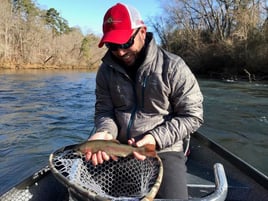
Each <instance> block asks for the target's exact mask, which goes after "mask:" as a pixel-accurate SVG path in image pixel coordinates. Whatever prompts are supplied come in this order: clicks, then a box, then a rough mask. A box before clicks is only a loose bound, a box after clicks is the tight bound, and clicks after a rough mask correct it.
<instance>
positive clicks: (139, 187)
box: [49, 145, 163, 200]
mask: <svg viewBox="0 0 268 201" xmlns="http://www.w3.org/2000/svg"><path fill="white" fill-rule="evenodd" d="M74 146H75V145H71V146H68V147H64V148H62V149H59V150H57V151H55V152H54V153H52V154H51V155H50V157H49V166H50V169H51V171H52V173H53V174H54V176H55V177H56V178H57V179H58V180H59V181H60V182H61V183H63V184H64V185H65V186H66V187H67V188H68V190H69V193H70V194H71V195H72V196H71V197H72V198H73V200H79V199H81V200H153V199H154V197H155V195H156V194H157V192H158V189H159V187H160V184H161V181H162V175H163V167H162V162H161V159H160V158H159V157H158V156H156V157H146V159H145V160H144V161H141V160H137V159H136V158H134V157H133V156H127V157H118V160H117V161H114V160H109V161H105V162H104V163H103V164H99V165H97V166H94V165H93V164H92V163H91V161H86V160H85V156H84V155H83V154H80V153H78V152H75V151H74V150H73V147H74Z"/></svg>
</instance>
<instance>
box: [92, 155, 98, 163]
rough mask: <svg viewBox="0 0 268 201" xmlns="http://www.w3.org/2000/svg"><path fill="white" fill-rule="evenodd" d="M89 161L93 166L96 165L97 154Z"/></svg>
mask: <svg viewBox="0 0 268 201" xmlns="http://www.w3.org/2000/svg"><path fill="white" fill-rule="evenodd" d="M91 161H92V164H93V165H95V166H96V165H98V160H97V154H92V157H91Z"/></svg>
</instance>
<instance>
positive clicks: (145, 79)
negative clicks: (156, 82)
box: [141, 76, 148, 108]
mask: <svg viewBox="0 0 268 201" xmlns="http://www.w3.org/2000/svg"><path fill="white" fill-rule="evenodd" d="M147 78H148V76H145V77H144V78H143V82H142V90H141V108H144V93H145V88H146V84H147Z"/></svg>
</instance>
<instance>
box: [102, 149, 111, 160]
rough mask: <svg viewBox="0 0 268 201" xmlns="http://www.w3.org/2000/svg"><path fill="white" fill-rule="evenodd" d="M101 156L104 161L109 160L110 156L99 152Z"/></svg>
mask: <svg viewBox="0 0 268 201" xmlns="http://www.w3.org/2000/svg"><path fill="white" fill-rule="evenodd" d="M101 155H102V158H103V159H104V160H105V161H108V160H110V156H109V155H108V154H107V153H106V152H104V151H102V152H101Z"/></svg>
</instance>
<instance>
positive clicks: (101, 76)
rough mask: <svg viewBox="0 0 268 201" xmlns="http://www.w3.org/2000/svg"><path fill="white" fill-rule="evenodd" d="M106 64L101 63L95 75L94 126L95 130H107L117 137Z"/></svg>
mask: <svg viewBox="0 0 268 201" xmlns="http://www.w3.org/2000/svg"><path fill="white" fill-rule="evenodd" d="M106 70H107V66H105V65H104V64H102V65H101V66H100V68H99V70H98V73H97V76H96V91H95V93H96V103H95V116H94V120H95V127H96V132H101V131H107V132H108V133H110V134H111V135H113V137H114V138H116V137H117V133H118V128H117V125H116V123H115V121H114V112H113V111H114V108H113V104H112V99H111V94H110V90H109V85H108V83H110V82H109V81H108V79H109V78H108V76H107V75H108V73H107V72H105V71H106Z"/></svg>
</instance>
